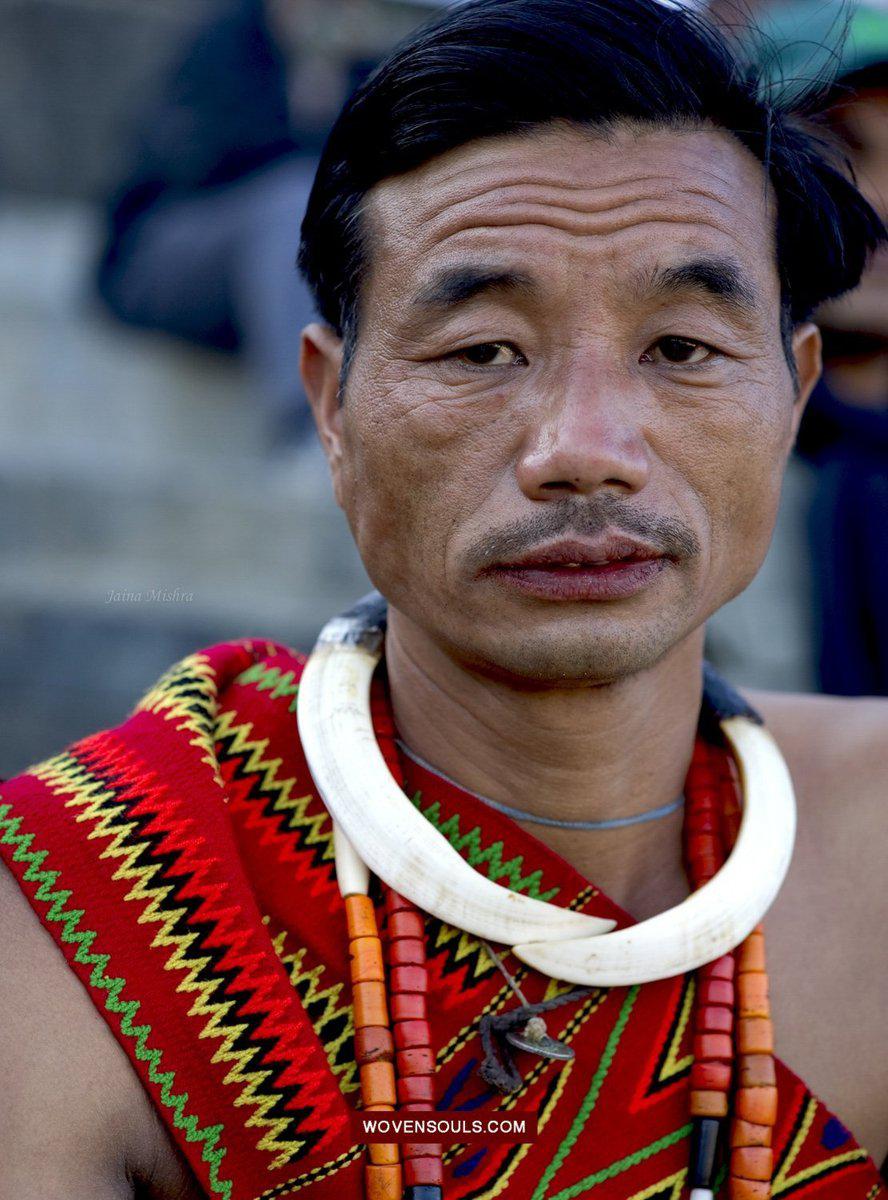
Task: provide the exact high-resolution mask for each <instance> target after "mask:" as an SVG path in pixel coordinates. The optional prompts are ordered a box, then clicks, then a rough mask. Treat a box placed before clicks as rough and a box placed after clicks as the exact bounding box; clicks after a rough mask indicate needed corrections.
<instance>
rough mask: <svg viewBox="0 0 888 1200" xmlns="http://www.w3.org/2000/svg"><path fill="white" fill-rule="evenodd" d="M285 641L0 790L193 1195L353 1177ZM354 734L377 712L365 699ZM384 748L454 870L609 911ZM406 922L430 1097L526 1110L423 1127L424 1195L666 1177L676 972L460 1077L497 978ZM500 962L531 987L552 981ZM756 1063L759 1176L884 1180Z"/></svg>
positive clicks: (326, 823) (569, 1192)
mask: <svg viewBox="0 0 888 1200" xmlns="http://www.w3.org/2000/svg"><path fill="white" fill-rule="evenodd" d="M301 662H302V660H301V659H300V658H299V657H298V656H296V655H294V654H293V652H291V651H289V650H287V649H285V648H283V647H281V646H277V645H271V644H268V643H264V642H249V641H244V642H233V643H226V644H222V645H218V646H214V647H212V648H211V649H209V650H206V651H202V652H200V653H198V654H194V655H192V656H190V657H189V658H187V659H185V660H183V661H182V662H180V663H178V664H177V665H176V666H174V667H173V668H172V669H171V670H170V671H169V672H168V673H167V674H166V675H165V676H164V677H163V679H161V680H160V682H159V683H158V684H157V686H156V687H155V688H154V689H153V690H152V691H151V692H150V693H149V694H148V695H147V696H145V698H144V699H143V700H142V702H141V703H140V705H139V706H138V708H137V709H136V710H135V711H134V713H133V714H132V716H131V717H130V718H129V719H128V720H127V721H126V722H125V723H124V724H122V725H121V726H119V727H118V728H117V729H113V730H110V731H107V732H104V733H99V734H96V735H95V736H93V737H89V738H86V739H85V740H84V741H82V742H80V743H78V744H77V745H75V746H73V747H72V748H71V749H69V750H68V751H66V752H65V753H63V754H61V755H59V756H57V757H55V758H52V759H49V760H48V761H46V762H44V763H41V764H40V765H39V766H36V767H34V768H32V769H31V770H30V771H28V772H27V773H25V774H24V775H21V776H19V777H18V778H16V779H14V780H12V781H10V782H9V783H7V784H5V785H4V786H3V787H2V789H0V852H2V855H3V857H4V860H5V861H6V863H7V865H8V866H9V867H10V869H11V870H12V871H13V872H14V874H15V876H16V877H17V879H18V880H19V882H20V885H21V887H22V890H23V891H24V893H25V894H26V896H27V897H28V899H29V900H30V902H31V904H32V905H33V907H34V909H35V911H36V912H37V914H38V915H39V917H40V920H41V921H42V923H43V924H44V926H45V927H46V929H47V930H48V931H49V932H50V934H51V935H52V937H53V938H54V939H55V941H56V942H57V943H58V945H59V948H60V949H61V951H62V953H63V954H64V955H65V957H66V958H67V960H68V962H69V963H70V965H71V967H72V969H73V970H74V971H75V972H76V973H77V975H78V977H79V978H80V980H81V982H82V983H83V985H84V987H85V988H86V990H87V992H88V994H89V996H90V998H91V999H92V1001H93V1003H94V1004H95V1006H96V1008H97V1009H98V1010H99V1011H100V1012H101V1013H102V1015H103V1016H104V1017H105V1019H106V1020H107V1022H108V1024H109V1025H110V1027H111V1029H112V1030H113V1032H114V1034H115V1036H116V1037H117V1039H118V1040H119V1042H120V1043H121V1045H122V1046H123V1047H124V1049H125V1050H126V1052H127V1054H128V1055H129V1057H130V1059H131V1060H132V1063H133V1065H134V1067H135V1069H136V1071H137V1072H138V1074H139V1076H140V1077H141V1079H142V1081H143V1083H144V1085H145V1087H146V1088H147V1090H148V1092H149V1093H150V1095H151V1098H152V1100H153V1102H154V1104H155V1105H156V1107H157V1110H158V1112H159V1113H160V1115H161V1116H162V1118H163V1120H164V1121H165V1122H166V1124H167V1126H168V1127H169V1129H170V1132H171V1134H172V1136H173V1137H174V1139H175V1140H176V1142H177V1143H178V1144H179V1146H180V1147H181V1150H182V1152H183V1154H184V1155H185V1156H186V1158H187V1159H188V1161H189V1162H190V1164H191V1167H192V1169H193V1171H194V1173H195V1175H196V1177H197V1178H198V1180H199V1181H200V1183H201V1185H202V1187H203V1188H204V1190H205V1191H206V1194H207V1195H208V1196H222V1197H226V1198H230V1200H260V1198H264V1200H270V1198H271V1197H276V1196H285V1195H290V1194H295V1193H297V1192H299V1193H302V1192H305V1193H306V1194H308V1195H310V1196H311V1197H313V1198H315V1200H333V1198H334V1197H335V1198H336V1200H349V1198H352V1197H355V1198H357V1197H359V1196H360V1195H361V1167H362V1153H363V1149H362V1147H361V1146H359V1145H355V1144H353V1142H352V1133H351V1128H350V1124H349V1120H348V1113H349V1110H350V1109H353V1108H355V1107H356V1106H357V1101H358V1097H359V1090H358V1078H357V1072H356V1068H355V1063H354V1057H353V1049H352V1034H353V1024H352V1013H351V1007H350V1001H349V986H348V982H347V980H348V974H347V957H346V927H345V917H344V909H343V904H342V901H341V899H340V897H339V894H338V891H337V888H336V880H335V874H334V867H333V849H332V842H331V822H330V818H329V815H328V813H327V811H326V809H325V808H324V806H323V804H322V803H321V802H320V800H319V799H318V798H317V796H316V795H314V793H313V785H312V781H311V777H310V775H309V773H308V770H307V768H306V764H305V760H304V757H303V755H302V752H301V749H300V745H299V739H298V734H297V729H296V718H295V695H296V691H297V686H298V679H299V675H300V672H301V669H302V667H301ZM378 715H379V714H378ZM378 733H379V734H380V736H381V737H383V738H385V737H388V736H391V734H392V730H391V729H390V728H385V722H384V719H383V718H382V717H380V723H379V728H378ZM403 765H404V770H405V774H406V779H407V789H408V794H409V795H410V797H411V799H412V800H413V802H414V803H415V804H416V805H417V806H418V807H419V809H420V810H421V812H422V813H423V815H424V816H425V817H426V818H427V819H428V820H429V821H430V822H431V823H432V824H433V825H434V826H435V827H436V828H437V829H438V830H439V831H440V832H441V833H442V834H443V835H444V836H445V837H447V838H448V839H449V841H450V842H451V844H452V845H453V846H454V847H455V848H456V849H457V850H458V851H459V853H460V854H461V855H462V856H463V857H464V858H465V859H466V860H467V861H468V862H469V863H470V864H471V865H472V866H473V867H474V868H475V869H476V870H478V871H481V872H482V873H484V874H486V875H488V876H489V877H490V878H491V879H494V880H496V881H497V882H498V883H500V884H502V885H504V886H506V887H509V888H512V889H514V890H516V891H522V892H525V893H527V894H528V895H531V896H536V897H540V898H542V899H546V900H552V901H554V902H555V903H557V904H559V905H565V906H570V907H573V908H576V909H578V910H580V911H584V912H589V913H597V914H600V915H607V916H614V917H616V918H617V919H618V921H619V923H620V924H629V923H631V918H629V917H628V916H627V915H626V914H625V913H623V912H622V911H621V910H620V909H618V908H617V907H616V906H615V905H614V904H612V903H611V902H610V901H609V900H607V898H606V897H604V896H603V895H601V894H600V893H599V892H598V891H597V890H596V889H595V888H594V887H592V886H591V885H590V884H589V883H588V882H587V881H586V880H585V879H583V878H582V877H581V876H580V875H579V874H578V873H577V872H576V871H575V870H574V869H573V868H572V867H570V866H569V865H568V864H567V863H566V862H564V860H563V859H561V858H560V857H559V856H558V855H557V854H555V853H554V852H552V851H551V850H549V849H548V848H547V847H545V846H544V845H543V844H542V843H541V842H539V841H537V839H535V838H534V837H532V836H531V835H530V834H528V833H526V832H525V831H523V830H522V829H521V828H520V827H519V826H518V825H516V824H515V822H514V821H512V820H511V819H510V818H508V817H505V816H502V815H501V814H499V813H497V812H495V811H493V810H491V809H490V808H489V807H487V806H485V805H484V804H483V803H482V802H481V801H479V800H477V799H476V798H474V797H472V796H471V795H469V794H467V793H465V792H463V791H461V790H460V789H459V788H457V787H455V786H453V785H451V784H449V783H446V782H444V781H443V780H441V779H440V778H438V777H437V776H435V775H433V774H431V773H429V772H427V771H424V770H423V769H422V768H420V767H418V766H416V765H415V764H414V763H412V762H410V761H407V760H405V761H404V764H403ZM426 938H427V947H428V968H429V977H430V995H431V996H432V997H433V998H434V1003H433V1005H432V1006H431V1027H432V1034H433V1038H434V1044H435V1046H436V1048H437V1086H438V1093H437V1099H438V1104H439V1107H441V1108H447V1109H456V1110H460V1111H462V1112H466V1113H470V1112H474V1111H479V1110H480V1111H485V1112H489V1111H493V1110H494V1109H497V1108H499V1109H502V1110H505V1111H509V1110H512V1109H518V1110H519V1111H532V1112H536V1113H537V1114H538V1119H539V1124H540V1136H539V1138H538V1140H537V1141H536V1142H533V1143H529V1144H519V1145H512V1144H506V1145H484V1144H479V1143H472V1144H458V1145H454V1146H451V1147H446V1148H445V1156H444V1164H445V1196H446V1197H447V1200H468V1198H469V1197H473V1198H476V1200H481V1198H482V1197H483V1198H489V1200H493V1197H498V1196H505V1197H507V1198H511V1200H572V1198H574V1197H579V1196H583V1197H586V1196H591V1197H594V1198H595V1200H680V1197H681V1196H682V1195H686V1192H684V1191H683V1182H684V1176H685V1170H686V1166H687V1157H688V1137H689V1132H690V1124H689V1120H688V1117H687V1093H688V1076H689V1070H690V1061H691V1060H690V1053H689V1051H690V1046H689V1038H688V1015H689V1012H690V1006H691V1003H692V999H693V978H692V976H687V977H684V978H676V979H669V980H664V981H662V982H660V983H654V984H646V985H645V986H643V987H640V988H638V987H633V988H613V989H610V990H606V989H601V990H597V991H593V992H592V993H591V994H590V995H588V996H586V997H584V998H583V999H581V1000H578V1001H575V1002H571V1003H569V1004H566V1005H564V1006H563V1007H561V1008H559V1009H556V1010H555V1011H554V1012H553V1013H551V1014H550V1016H549V1018H548V1025H549V1030H550V1032H551V1033H552V1034H553V1036H555V1037H559V1038H563V1039H565V1040H567V1041H569V1042H570V1044H571V1045H572V1046H573V1048H574V1050H575V1052H576V1057H575V1058H574V1060H573V1061H572V1062H570V1063H568V1064H566V1065H561V1064H555V1063H551V1062H546V1061H544V1060H540V1059H536V1058H533V1057H531V1056H529V1055H526V1054H524V1053H523V1052H522V1053H519V1054H518V1056H517V1057H518V1062H519V1066H520V1068H521V1069H522V1073H523V1075H524V1079H525V1082H524V1086H523V1088H522V1089H521V1091H519V1092H517V1093H513V1094H511V1095H509V1096H503V1095H501V1094H500V1093H499V1092H494V1091H492V1090H491V1089H490V1088H489V1087H488V1086H487V1085H486V1084H485V1083H483V1082H482V1080H480V1079H479V1077H478V1075H477V1068H478V1066H479V1065H480V1062H481V1046H480V1039H479V1036H478V1019H479V1017H480V1015H481V1014H482V1013H483V1012H496V1011H500V1010H503V1009H507V1008H511V1007H513V1006H514V1003H515V1001H514V997H513V996H512V995H511V993H510V992H509V990H508V988H507V987H506V986H505V985H504V981H503V979H502V976H501V975H500V974H499V973H498V971H497V970H496V969H495V967H494V966H493V965H492V964H491V962H490V960H489V958H488V957H487V956H486V955H485V953H484V951H483V948H481V947H479V944H478V942H477V941H476V940H475V939H474V938H473V937H471V936H469V935H468V934H465V933H462V932H460V931H459V930H457V929H454V928H452V927H451V926H448V925H445V924H443V923H442V922H440V921H438V920H437V919H435V918H432V917H429V918H427V921H426ZM509 961H510V963H511V965H513V966H514V965H515V963H514V962H513V961H512V960H511V959H510V960H509ZM519 978H520V982H521V986H522V988H523V990H524V992H525V993H526V995H527V997H528V1000H529V1001H531V1002H536V1001H538V1000H541V999H544V998H548V997H550V996H553V995H556V994H558V993H559V992H560V991H567V990H569V987H568V985H565V984H561V983H558V982H556V981H552V980H549V979H547V978H545V977H544V976H542V975H539V974H537V973H536V972H534V971H528V970H526V969H522V970H521V971H520V972H519ZM777 1032H778V1038H779V1030H778V1031H777ZM778 1049H779V1042H778ZM778 1085H779V1093H780V1112H779V1117H778V1121H777V1127H776V1131H775V1134H776V1136H775V1148H776V1154H775V1162H776V1163H777V1173H776V1182H775V1186H774V1196H775V1197H780V1196H789V1195H797V1196H800V1197H805V1198H807V1197H812V1200H813V1197H815V1196H816V1197H818V1198H819V1200H840V1198H841V1200H875V1198H876V1197H880V1196H885V1195H886V1194H888V1193H886V1191H885V1189H884V1187H883V1185H882V1184H881V1183H880V1178H879V1175H878V1173H877V1171H876V1168H875V1166H874V1164H873V1163H872V1161H871V1160H870V1159H869V1158H868V1157H867V1155H866V1153H865V1152H864V1151H863V1150H862V1149H860V1148H859V1146H858V1145H857V1143H856V1142H855V1141H854V1139H853V1137H852V1136H851V1134H850V1133H849V1132H848V1130H846V1129H845V1128H844V1126H843V1125H842V1124H841V1123H840V1121H839V1120H838V1119H837V1118H836V1117H834V1116H832V1115H831V1114H830V1113H829V1112H828V1111H827V1110H826V1109H825V1107H824V1106H823V1105H822V1104H821V1103H820V1102H819V1101H818V1100H817V1099H816V1097H814V1096H813V1095H812V1094H811V1093H810V1092H809V1091H808V1089H807V1088H806V1087H805V1085H804V1084H803V1083H802V1082H801V1080H799V1079H798V1078H797V1077H796V1076H795V1075H794V1074H793V1072H792V1071H790V1070H789V1069H788V1068H786V1067H785V1066H783V1065H782V1064H780V1063H778Z"/></svg>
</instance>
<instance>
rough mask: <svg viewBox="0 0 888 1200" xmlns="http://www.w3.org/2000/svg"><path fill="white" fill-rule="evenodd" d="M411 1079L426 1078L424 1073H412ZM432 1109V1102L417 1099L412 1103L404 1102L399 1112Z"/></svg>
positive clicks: (425, 1111) (428, 1110) (418, 1111)
mask: <svg viewBox="0 0 888 1200" xmlns="http://www.w3.org/2000/svg"><path fill="white" fill-rule="evenodd" d="M410 1078H411V1079H425V1078H426V1076H424V1075H412V1076H411V1077H410ZM431 1111H432V1106H431V1104H427V1103H426V1102H425V1101H424V1100H416V1101H414V1102H413V1103H412V1104H402V1105H401V1106H400V1107H399V1109H398V1112H402V1113H429V1112H431Z"/></svg>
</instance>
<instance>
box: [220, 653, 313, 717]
mask: <svg viewBox="0 0 888 1200" xmlns="http://www.w3.org/2000/svg"><path fill="white" fill-rule="evenodd" d="M235 683H242V684H247V683H252V684H255V685H256V690H257V691H259V692H268V691H270V692H271V699H272V700H281V699H284V700H286V699H287V698H288V697H292V699H291V700H290V705H289V711H290V712H291V713H293V712H295V711H296V695H297V693H298V691H299V684H298V683H297V681H296V673H295V671H282V670H281V669H280V667H269V666H267V665H266V664H265V663H261V662H257V663H253V665H252V666H251V667H247V669H246V671H241V673H240V675H238V677H237V679H236V680H235Z"/></svg>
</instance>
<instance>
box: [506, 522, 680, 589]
mask: <svg viewBox="0 0 888 1200" xmlns="http://www.w3.org/2000/svg"><path fill="white" fill-rule="evenodd" d="M669 561H670V559H669V558H668V556H667V555H664V554H663V553H662V552H661V551H658V550H656V549H655V548H654V547H652V546H649V545H647V544H646V543H643V542H640V541H636V540H635V539H634V538H627V537H622V536H612V537H608V538H603V539H596V540H589V541H587V540H585V539H575V540H569V541H560V542H554V543H550V544H549V545H545V546H538V547H535V548H534V549H533V550H529V551H527V553H525V554H523V555H521V556H520V557H518V558H516V559H513V560H512V561H510V562H505V563H497V564H496V565H495V566H494V567H492V568H491V569H490V570H489V571H488V574H490V575H492V576H493V577H494V578H496V579H497V580H499V581H500V582H501V583H503V584H505V585H507V586H510V587H513V588H515V589H517V590H518V591H520V592H523V593H524V594H526V595H529V596H535V597H537V598H538V599H543V600H590V601H592V600H598V601H601V600H617V599H621V598H625V597H628V596H632V595H634V594H635V593H637V592H639V591H641V590H642V589H643V588H645V587H646V586H647V585H648V584H649V583H651V582H652V581H653V580H654V579H655V578H657V577H658V576H659V575H660V574H661V573H662V572H663V570H664V569H665V568H666V567H667V565H668V563H669Z"/></svg>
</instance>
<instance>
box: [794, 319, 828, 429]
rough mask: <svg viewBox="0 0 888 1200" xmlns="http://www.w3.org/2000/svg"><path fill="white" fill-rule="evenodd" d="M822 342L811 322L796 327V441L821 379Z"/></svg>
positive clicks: (818, 331) (818, 332)
mask: <svg viewBox="0 0 888 1200" xmlns="http://www.w3.org/2000/svg"><path fill="white" fill-rule="evenodd" d="M821 349H822V341H821V338H820V330H819V329H818V328H817V326H816V325H814V324H813V323H812V322H811V321H806V322H805V323H804V324H803V325H798V326H796V329H795V331H794V333H793V335H792V353H793V358H794V359H795V364H796V376H797V378H798V381H799V382H798V387H797V389H796V397H795V401H794V402H793V412H792V438H793V441H795V437H796V434H797V433H798V431H799V424H800V422H801V420H802V413H804V411H805V405H806V404H807V403H808V397H809V396H810V395H811V392H812V391H813V390H814V385H815V383H816V382H817V380H818V379H819V378H820V373H821V370H822V369H823V362H822V359H821Z"/></svg>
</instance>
